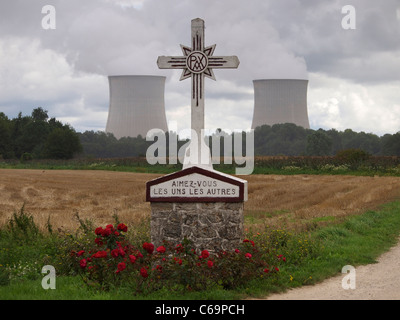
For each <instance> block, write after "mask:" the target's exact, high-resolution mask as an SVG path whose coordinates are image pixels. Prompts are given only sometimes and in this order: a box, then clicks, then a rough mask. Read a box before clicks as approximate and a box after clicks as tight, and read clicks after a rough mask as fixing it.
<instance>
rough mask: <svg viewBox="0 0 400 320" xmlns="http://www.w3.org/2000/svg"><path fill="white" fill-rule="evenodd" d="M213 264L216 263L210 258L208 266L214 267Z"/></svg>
mask: <svg viewBox="0 0 400 320" xmlns="http://www.w3.org/2000/svg"><path fill="white" fill-rule="evenodd" d="M213 265H214V262H212V261H211V260H208V262H207V266H208V267H209V268H212V266H213Z"/></svg>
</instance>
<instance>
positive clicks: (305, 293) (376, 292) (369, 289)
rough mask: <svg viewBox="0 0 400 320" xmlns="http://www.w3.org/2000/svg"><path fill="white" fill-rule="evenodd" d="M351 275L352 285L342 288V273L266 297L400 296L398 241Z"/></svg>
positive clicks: (365, 297)
mask: <svg viewBox="0 0 400 320" xmlns="http://www.w3.org/2000/svg"><path fill="white" fill-rule="evenodd" d="M355 275H356V277H355V285H356V287H355V289H347V290H345V289H343V288H342V280H343V278H344V277H346V274H339V275H337V276H335V277H333V278H330V279H327V280H325V281H323V282H321V283H319V284H316V285H313V286H305V287H301V288H295V289H292V290H290V291H287V292H286V293H282V294H274V295H270V296H268V297H267V300H400V243H399V244H398V245H397V246H395V247H393V248H391V249H390V250H389V251H388V252H386V253H384V254H383V255H381V256H380V257H379V259H378V262H377V263H375V264H369V265H364V266H359V267H357V268H356V269H355Z"/></svg>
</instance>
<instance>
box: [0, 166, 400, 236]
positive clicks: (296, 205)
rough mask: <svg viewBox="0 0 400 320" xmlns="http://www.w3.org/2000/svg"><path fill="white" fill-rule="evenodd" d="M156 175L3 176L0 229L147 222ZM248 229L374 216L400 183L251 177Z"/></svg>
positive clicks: (399, 191)
mask: <svg viewBox="0 0 400 320" xmlns="http://www.w3.org/2000/svg"><path fill="white" fill-rule="evenodd" d="M159 176H160V174H149V173H133V172H112V171H100V170H26V169H17V170H16V169H0V225H4V224H5V223H7V221H8V219H9V218H10V217H11V215H12V214H13V212H15V211H18V210H20V209H21V207H22V206H23V205H24V206H25V211H26V212H28V213H30V214H32V216H33V217H34V219H35V222H36V223H37V225H38V226H39V227H41V228H45V226H46V223H47V222H48V221H50V223H51V225H52V227H53V228H62V229H65V230H74V229H75V228H77V227H78V225H79V223H78V221H77V219H76V218H75V215H76V213H78V214H79V216H80V218H82V219H90V220H92V221H93V222H94V223H95V224H96V225H105V224H107V223H110V222H112V221H113V215H114V214H117V216H118V218H119V220H120V221H122V222H124V223H126V224H128V225H129V224H131V225H134V224H135V223H138V222H139V221H140V220H142V219H145V218H147V217H149V216H150V204H149V203H147V202H145V184H146V182H147V181H149V180H152V179H154V178H156V177H159ZM241 177H242V178H244V179H246V180H247V181H248V190H249V200H248V202H246V204H245V228H247V229H251V230H254V231H257V230H259V229H260V230H261V229H262V228H265V227H266V226H268V227H271V228H286V229H295V230H298V231H304V230H312V229H314V228H315V227H317V226H319V225H324V224H327V223H334V222H339V221H340V219H341V218H343V217H346V216H348V215H354V214H358V213H362V212H365V211H367V210H374V209H376V208H377V207H379V206H380V205H381V204H384V203H387V202H390V201H393V200H396V199H399V198H400V178H399V177H387V176H386V177H378V176H375V177H366V176H349V175H250V176H241Z"/></svg>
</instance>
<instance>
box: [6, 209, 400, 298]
mask: <svg viewBox="0 0 400 320" xmlns="http://www.w3.org/2000/svg"><path fill="white" fill-rule="evenodd" d="M12 219H13V220H12V222H11V221H10V223H9V224H8V226H6V227H3V228H1V229H0V250H1V251H0V299H2V300H20V299H24V300H125V299H136V300H140V299H146V300H177V299H179V300H201V299H217V300H227V299H242V298H246V297H265V296H267V295H268V294H271V293H275V292H282V291H285V290H286V289H289V288H294V287H299V286H302V285H307V284H315V283H317V282H320V281H322V280H324V279H326V278H328V277H330V276H333V275H335V274H337V273H338V272H340V271H341V269H342V267H343V266H345V265H353V266H354V267H356V266H358V265H362V264H369V263H374V262H375V261H376V259H377V258H378V257H379V255H380V254H382V253H383V252H385V251H387V250H388V249H389V248H390V247H392V246H393V245H395V244H396V243H397V241H398V236H399V233H400V201H396V202H392V203H389V204H386V205H384V206H383V207H382V208H381V209H379V210H376V211H368V212H365V213H364V214H362V215H358V216H352V217H348V218H347V219H346V220H344V221H343V222H341V223H331V224H330V225H328V226H326V227H323V228H318V229H317V230H315V231H313V232H312V233H301V234H292V233H290V232H287V231H285V230H265V232H264V233H261V234H256V235H248V236H249V237H250V236H253V239H254V241H256V242H257V243H259V244H260V245H261V246H266V247H267V248H269V249H270V250H272V251H273V252H279V253H281V254H283V255H284V256H285V260H286V261H282V263H280V264H279V269H280V271H279V273H278V274H279V276H277V277H272V278H268V279H266V280H265V281H264V280H261V279H256V280H253V281H250V282H249V283H247V284H246V285H245V286H242V287H240V288H237V289H235V290H223V289H221V288H218V287H214V288H212V289H210V290H206V291H200V292H182V291H180V290H177V291H173V290H170V288H164V289H161V290H158V291H156V292H153V293H151V294H149V295H145V296H133V295H132V292H130V291H129V290H127V289H126V288H114V289H112V290H110V291H107V292H101V291H100V292H99V291H96V290H93V289H90V288H89V287H87V286H85V285H84V284H83V282H82V280H81V278H80V277H79V276H77V275H76V274H75V275H74V274H73V273H72V272H71V274H68V270H67V269H65V268H64V269H62V268H59V267H58V265H56V263H59V262H56V261H60V257H61V258H62V253H61V252H60V251H59V249H60V248H62V247H63V245H65V239H66V238H65V237H68V239H73V241H79V237H78V236H77V235H76V236H74V237H72V236H71V235H64V236H60V235H59V234H54V233H53V232H52V231H51V228H49V233H48V234H42V233H40V232H37V230H36V229H35V227H34V221H33V220H32V219H31V218H30V217H29V214H27V213H24V212H23V211H22V210H21V212H20V213H15V214H14V216H13V218H12ZM11 225H12V226H13V228H12V229H10V226H11ZM88 225H89V224H88V223H87V222H86V226H88ZM83 226H85V224H83ZM23 230H25V231H23ZM22 232H24V233H25V235H26V237H25V236H23V235H22ZM144 239H145V238H143V239H142V240H141V241H143V240H144ZM46 264H55V267H56V269H57V278H56V289H55V290H52V289H49V290H44V289H43V288H42V285H41V283H42V280H43V277H44V276H45V275H44V274H42V273H41V268H42V267H43V266H44V265H46Z"/></svg>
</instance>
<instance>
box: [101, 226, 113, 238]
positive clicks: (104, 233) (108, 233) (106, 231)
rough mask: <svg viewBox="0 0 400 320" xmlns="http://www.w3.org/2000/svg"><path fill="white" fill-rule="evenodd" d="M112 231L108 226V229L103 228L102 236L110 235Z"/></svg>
mask: <svg viewBox="0 0 400 320" xmlns="http://www.w3.org/2000/svg"><path fill="white" fill-rule="evenodd" d="M111 233H112V230H111V229H110V228H106V229H104V230H103V232H102V236H103V237H107V236H109V235H110V234H111Z"/></svg>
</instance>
